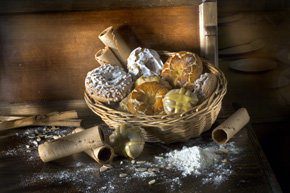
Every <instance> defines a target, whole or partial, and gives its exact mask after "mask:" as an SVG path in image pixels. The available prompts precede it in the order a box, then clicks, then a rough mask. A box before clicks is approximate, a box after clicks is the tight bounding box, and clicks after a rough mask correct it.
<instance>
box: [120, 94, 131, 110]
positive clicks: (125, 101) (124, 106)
mask: <svg viewBox="0 0 290 193" xmlns="http://www.w3.org/2000/svg"><path fill="white" fill-rule="evenodd" d="M120 110H122V111H126V112H130V111H129V109H128V96H127V97H125V98H123V100H121V102H120Z"/></svg>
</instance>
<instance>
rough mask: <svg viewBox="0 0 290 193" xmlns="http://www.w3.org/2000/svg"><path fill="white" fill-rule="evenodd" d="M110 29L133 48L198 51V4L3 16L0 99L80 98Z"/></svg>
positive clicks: (0, 35) (1, 20) (0, 45)
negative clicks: (100, 37) (100, 36)
mask: <svg viewBox="0 0 290 193" xmlns="http://www.w3.org/2000/svg"><path fill="white" fill-rule="evenodd" d="M109 25H113V26H114V27H115V28H117V27H120V26H122V27H121V28H120V33H121V34H122V35H123V36H124V39H126V40H127V41H128V42H129V43H130V45H131V46H132V47H134V46H135V47H136V45H138V44H136V41H135V40H136V39H137V40H138V41H139V42H142V46H144V47H149V48H153V49H158V50H161V49H166V50H169V51H178V50H191V51H197V52H198V51H199V27H198V26H199V23H198V6H186V7H169V8H148V9H130V10H129V9H125V10H105V11H91V12H68V13H45V14H25V15H6V16H3V15H2V16H0V77H1V78H0V81H1V82H0V101H19V100H47V99H58V100H61V99H72V98H82V96H83V90H84V79H85V76H86V73H87V72H88V71H89V70H91V69H93V68H95V67H97V65H98V63H97V62H96V61H95V59H94V55H95V53H96V52H97V51H98V50H99V49H101V48H103V47H104V45H103V44H102V43H101V42H100V41H99V40H98V37H97V36H98V34H99V33H100V32H101V31H102V30H104V29H105V28H106V27H108V26H109ZM132 34H135V35H132Z"/></svg>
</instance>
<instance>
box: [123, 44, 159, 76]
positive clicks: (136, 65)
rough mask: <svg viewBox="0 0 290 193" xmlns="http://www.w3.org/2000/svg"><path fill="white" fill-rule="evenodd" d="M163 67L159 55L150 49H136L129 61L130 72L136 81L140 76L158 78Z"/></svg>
mask: <svg viewBox="0 0 290 193" xmlns="http://www.w3.org/2000/svg"><path fill="white" fill-rule="evenodd" d="M162 67H163V62H162V61H161V59H160V56H159V54H158V53H157V52H156V51H155V50H152V49H148V48H141V47H138V48H136V49H135V50H133V51H132V52H131V54H130V56H129V57H128V59H127V68H128V71H129V73H131V74H132V76H133V78H134V79H135V80H136V79H137V78H139V77H140V76H158V75H160V73H161V70H162Z"/></svg>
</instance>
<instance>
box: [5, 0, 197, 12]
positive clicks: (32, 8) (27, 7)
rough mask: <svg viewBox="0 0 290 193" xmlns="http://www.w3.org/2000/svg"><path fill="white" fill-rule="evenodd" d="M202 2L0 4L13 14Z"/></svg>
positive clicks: (48, 0) (45, 1) (134, 0)
mask: <svg viewBox="0 0 290 193" xmlns="http://www.w3.org/2000/svg"><path fill="white" fill-rule="evenodd" d="M201 2H202V1H201V0H162V1H156V0H146V1H144V0H106V1H93V0H84V1H78V0H65V1H58V0H42V1H38V0H29V1H23V0H13V1H10V0H2V1H1V3H0V13H2V14H8V13H9V14H11V13H31V12H48V11H88V10H103V9H124V8H148V7H168V6H192V5H199V4H201Z"/></svg>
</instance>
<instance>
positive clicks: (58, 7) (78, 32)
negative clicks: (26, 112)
mask: <svg viewBox="0 0 290 193" xmlns="http://www.w3.org/2000/svg"><path fill="white" fill-rule="evenodd" d="M200 2H201V1H197V0H193V1H188V0H180V1H178V0H172V1H171V0H165V1H156V0H149V1H146V2H145V1H142V0H140V1H139V0H138V1H137V0H136V1H132V0H125V1H121V0H107V1H73V0H66V1H57V0H51V1H48V0H47V1H46V0H45V1H37V0H28V1H24V0H14V1H11V0H2V1H1V2H0V81H1V82H0V101H1V102H12V101H14V102H15V101H29V100H58V99H78V98H81V97H82V92H80V91H81V90H82V89H83V85H82V80H83V78H84V76H85V73H86V72H87V71H88V70H89V69H92V68H94V67H95V66H96V65H97V63H96V62H95V61H94V58H93V55H94V53H95V52H96V51H97V50H98V49H100V48H101V47H102V45H101V43H100V42H98V39H97V34H99V32H100V31H101V30H102V29H104V28H105V27H107V25H108V23H110V24H111V25H115V26H118V25H122V24H128V23H129V24H130V26H131V28H132V29H131V30H133V31H134V32H136V34H138V35H139V37H138V38H139V40H140V41H141V42H146V44H145V45H144V46H147V47H152V48H155V49H164V48H166V49H169V50H179V49H189V50H194V51H195V50H196V49H197V48H198V43H199V42H198V40H196V39H195V37H197V35H198V31H197V30H196V26H197V23H194V21H196V20H195V17H197V15H196V13H197V10H195V9H194V8H193V9H192V8H190V9H189V8H185V7H175V6H184V5H186V6H188V5H196V4H199V3H200ZM164 6H166V7H167V6H169V7H171V6H174V7H172V8H167V9H166V10H165V9H163V8H161V7H164ZM143 7H156V8H154V9H153V11H152V10H149V11H147V12H140V11H138V10H135V11H134V10H133V9H132V8H137V9H139V8H143ZM128 8H129V9H128ZM111 9H113V10H111ZM119 9H128V10H127V11H126V12H125V13H124V12H123V11H120V10H119ZM192 10H193V11H192ZM152 14H154V15H152ZM218 14H219V19H224V18H227V17H230V18H231V17H235V18H238V19H237V20H235V21H232V22H228V23H219V36H218V37H219V49H220V51H222V50H223V49H225V48H229V47H235V46H238V45H242V44H245V43H249V42H252V41H254V40H262V41H263V42H264V43H265V46H264V47H263V48H262V49H260V50H257V51H255V52H251V53H247V54H240V55H234V56H220V61H219V63H220V68H221V69H222V70H223V71H224V72H225V74H226V76H227V79H228V82H229V87H228V94H227V96H226V100H228V101H233V102H235V103H237V105H241V106H245V107H246V108H247V109H248V111H249V113H250V115H251V121H252V125H253V128H254V130H255V132H256V134H257V136H258V138H259V141H260V143H261V145H262V147H263V150H264V151H265V154H266V156H267V157H268V159H269V162H270V164H271V166H272V168H273V169H274V172H275V174H276V176H277V179H278V181H279V183H280V185H281V187H282V189H283V190H284V192H290V186H289V182H288V176H289V173H290V168H289V162H290V159H289V156H288V155H289V154H290V142H289V141H290V140H289V138H290V135H289V134H290V131H289V129H290V121H289V117H290V114H289V111H290V108H289V107H290V84H289V82H290V73H289V71H290V70H289V69H290V62H289V58H290V54H289V53H290V37H289V31H290V1H287V0H272V1H270V0H256V1H253V0H243V1H239V0H220V1H218ZM134 16H136V17H137V16H138V17H142V18H143V20H142V23H140V21H139V20H134ZM148 16H151V17H153V16H154V17H155V18H157V20H154V21H152V20H150V17H148ZM176 16H178V17H176ZM165 17H166V18H170V20H167V21H165V22H164V20H163V18H165ZM157 26H158V28H156V27H157ZM182 26H187V27H186V28H183V29H184V30H181V29H182ZM153 29H155V31H154V30H153ZM180 31H182V33H181V34H180ZM151 39H159V42H157V43H156V44H154V43H155V42H152V41H151V42H150V40H151ZM168 39H170V40H171V41H170V42H168V41H167V40H168ZM160 45H163V47H162V46H160ZM283 50H286V54H287V52H288V54H289V57H288V61H287V60H286V61H285V60H281V58H279V53H280V52H281V51H283ZM241 58H266V59H270V60H274V61H276V62H277V64H278V66H277V68H275V69H274V70H271V71H267V72H260V73H243V72H238V71H235V70H232V69H230V68H229V64H230V63H231V62H232V61H235V60H237V59H241ZM43 72H45V73H43ZM59 74H66V75H65V76H64V77H60V76H59ZM62 81H65V84H69V85H70V86H68V87H64V86H63V84H62V83H61V84H60V82H62ZM72 85H73V86H72Z"/></svg>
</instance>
